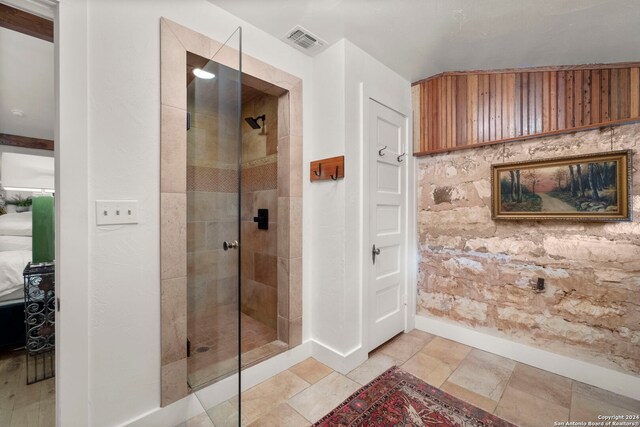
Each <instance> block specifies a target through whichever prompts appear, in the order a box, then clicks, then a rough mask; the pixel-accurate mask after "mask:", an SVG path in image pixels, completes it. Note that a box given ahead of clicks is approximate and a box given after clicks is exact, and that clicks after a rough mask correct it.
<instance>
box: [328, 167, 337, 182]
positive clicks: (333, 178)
mask: <svg viewBox="0 0 640 427" xmlns="http://www.w3.org/2000/svg"><path fill="white" fill-rule="evenodd" d="M329 176H330V177H331V179H332V180H334V181H337V180H338V166H336V174H335V176H333V175H329Z"/></svg>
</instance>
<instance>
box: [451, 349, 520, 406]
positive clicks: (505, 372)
mask: <svg viewBox="0 0 640 427" xmlns="http://www.w3.org/2000/svg"><path fill="white" fill-rule="evenodd" d="M515 366H516V362H514V361H513V360H511V359H507V358H505V357H501V356H497V355H495V354H491V353H487V352H486V351H482V350H477V349H474V350H472V351H471V352H470V353H469V355H468V356H467V357H466V358H465V359H464V360H463V361H462V363H461V364H460V366H458V368H457V369H456V370H455V371H454V372H453V374H451V376H450V377H449V382H452V383H454V384H457V385H459V386H461V387H464V388H466V389H467V390H470V391H473V392H475V393H478V394H480V395H482V396H485V397H488V398H489V399H491V400H497V401H499V400H500V397H501V396H502V392H503V391H504V389H505V387H506V386H507V382H508V381H509V377H510V376H511V373H512V372H513V369H514V368H515Z"/></svg>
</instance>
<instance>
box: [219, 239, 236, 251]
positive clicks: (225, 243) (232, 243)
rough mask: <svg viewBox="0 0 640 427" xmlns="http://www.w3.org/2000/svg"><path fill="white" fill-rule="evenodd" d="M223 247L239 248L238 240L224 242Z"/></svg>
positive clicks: (227, 248)
mask: <svg viewBox="0 0 640 427" xmlns="http://www.w3.org/2000/svg"><path fill="white" fill-rule="evenodd" d="M222 249H224V250H225V251H226V250H229V249H238V241H237V240H234V241H233V242H224V243H223V244H222Z"/></svg>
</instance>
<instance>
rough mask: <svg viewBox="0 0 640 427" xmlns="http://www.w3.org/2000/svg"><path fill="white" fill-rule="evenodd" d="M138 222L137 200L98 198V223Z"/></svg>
mask: <svg viewBox="0 0 640 427" xmlns="http://www.w3.org/2000/svg"><path fill="white" fill-rule="evenodd" d="M137 223H138V201H137V200H96V225H114V224H137Z"/></svg>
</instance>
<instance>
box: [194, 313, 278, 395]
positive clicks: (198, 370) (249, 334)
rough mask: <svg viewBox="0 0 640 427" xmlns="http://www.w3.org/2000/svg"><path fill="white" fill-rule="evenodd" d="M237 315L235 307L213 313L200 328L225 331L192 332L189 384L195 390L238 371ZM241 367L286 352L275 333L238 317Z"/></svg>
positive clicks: (202, 329)
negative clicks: (208, 325)
mask: <svg viewBox="0 0 640 427" xmlns="http://www.w3.org/2000/svg"><path fill="white" fill-rule="evenodd" d="M237 313H238V311H237V310H236V307H235V306H234V307H231V308H228V309H226V310H225V309H224V307H223V308H222V309H220V310H218V311H217V312H216V317H215V318H212V319H210V320H207V321H201V322H200V323H201V324H210V325H226V326H224V327H213V326H212V327H210V328H208V329H207V328H203V327H200V328H197V329H196V328H192V329H191V332H192V333H191V335H190V338H191V357H189V358H188V359H187V363H188V365H189V384H191V385H192V386H194V387H196V386H198V385H199V384H204V383H207V382H209V381H212V380H215V379H217V378H223V377H225V376H227V375H229V374H230V373H233V372H235V371H236V370H237V366H238V361H237V357H236V356H237V354H238V347H237V345H234V344H231V345H230V343H234V342H237V336H238V335H237V332H238V318H237V315H238V314H237ZM240 321H241V327H242V342H241V348H242V366H249V365H251V364H253V363H257V362H259V361H261V360H263V359H265V358H266V357H269V356H273V355H274V354H277V353H280V352H282V351H284V350H286V349H287V345H286V344H285V343H282V342H280V341H277V339H276V338H277V333H276V330H275V329H273V328H270V327H269V326H267V325H265V324H263V323H261V322H259V321H257V320H255V319H254V318H252V317H250V316H248V315H246V314H244V313H241V315H240Z"/></svg>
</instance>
